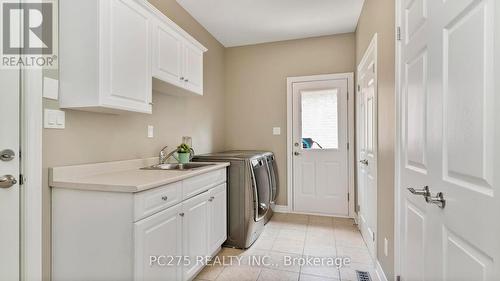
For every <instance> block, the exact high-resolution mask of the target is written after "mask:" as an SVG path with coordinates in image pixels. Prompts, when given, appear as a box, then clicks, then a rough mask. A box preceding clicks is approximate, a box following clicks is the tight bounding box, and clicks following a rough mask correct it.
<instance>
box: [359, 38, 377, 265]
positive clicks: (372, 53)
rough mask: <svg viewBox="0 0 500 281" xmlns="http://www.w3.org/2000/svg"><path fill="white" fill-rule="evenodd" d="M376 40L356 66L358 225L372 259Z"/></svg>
mask: <svg viewBox="0 0 500 281" xmlns="http://www.w3.org/2000/svg"><path fill="white" fill-rule="evenodd" d="M376 38H377V37H376V36H375V37H374V39H373V40H372V42H371V44H370V46H369V47H368V49H367V51H366V52H365V55H364V56H363V59H362V61H361V63H360V65H359V66H358V79H357V80H358V92H357V97H356V105H357V110H356V112H357V126H356V134H357V149H356V152H357V153H356V154H357V160H358V161H357V167H358V173H357V176H358V181H357V186H358V205H359V211H358V218H359V220H358V223H359V228H360V230H361V234H362V235H363V239H364V240H365V242H366V245H367V246H368V250H369V251H370V254H371V255H372V257H374V258H375V257H376V252H375V250H376V248H375V247H376V244H377V243H376V240H375V239H376V235H375V234H376V233H377V147H378V146H377V76H376V71H377V65H376V61H377V39H376Z"/></svg>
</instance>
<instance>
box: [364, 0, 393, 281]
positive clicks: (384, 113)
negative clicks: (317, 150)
mask: <svg viewBox="0 0 500 281" xmlns="http://www.w3.org/2000/svg"><path fill="white" fill-rule="evenodd" d="M394 26H395V1H394V0H377V1H374V0H366V1H365V4H364V6H363V10H362V13H361V16H360V18H359V22H358V27H357V30H356V61H357V63H359V62H360V61H361V58H362V57H363V54H364V52H365V50H366V48H367V47H368V45H369V44H370V41H371V39H372V37H373V35H374V34H375V33H377V34H378V146H379V147H378V193H377V197H378V202H377V205H378V214H377V232H378V239H377V243H378V244H377V249H379V250H378V259H379V261H380V264H381V265H382V268H383V269H384V272H385V274H386V276H387V278H388V279H389V280H393V279H394V278H393V276H394V147H395V128H396V121H395V120H396V113H395V112H396V107H395V92H394V85H395V84H394V83H395V78H394V77H395V74H394V71H395V70H394V69H395V66H394V64H395V41H394V40H395V28H394ZM384 238H387V239H388V241H389V255H388V256H387V257H386V256H385V255H384V251H383V249H384Z"/></svg>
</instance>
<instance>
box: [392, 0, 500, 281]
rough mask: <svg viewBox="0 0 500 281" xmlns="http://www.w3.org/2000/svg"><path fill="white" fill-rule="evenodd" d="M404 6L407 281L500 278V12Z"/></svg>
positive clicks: (489, 3) (463, 4) (466, 5)
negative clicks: (438, 194)
mask: <svg viewBox="0 0 500 281" xmlns="http://www.w3.org/2000/svg"><path fill="white" fill-rule="evenodd" d="M401 4H402V5H401V10H400V11H399V12H400V15H401V17H402V26H401V28H402V29H401V30H402V41H401V65H400V69H401V74H402V75H401V82H402V83H401V89H400V90H401V104H399V106H400V109H401V110H400V112H401V126H400V132H401V137H400V139H399V145H400V151H401V154H400V159H399V163H398V165H399V167H400V181H401V185H400V186H399V188H400V193H401V198H400V215H401V221H400V233H401V253H400V254H401V274H402V280H433V281H434V280H500V239H499V237H500V223H498V214H500V171H499V167H500V111H499V110H498V109H499V108H500V98H499V91H500V82H499V80H500V79H498V77H499V73H500V52H499V50H500V22H499V20H500V7H499V6H500V5H499V3H498V1H496V0H477V1H474V0H454V1H425V0H404V1H402V2H401ZM425 186H428V188H429V190H430V195H431V197H429V196H428V197H427V200H426V199H425V196H424V195H425V193H426V192H425V191H423V190H420V189H423V188H424V187H425ZM407 188H414V189H415V190H413V192H414V193H417V194H413V193H411V192H410V191H409V190H407ZM438 192H442V195H443V198H444V200H445V205H444V206H443V205H441V206H440V205H439V200H438V199H439V198H433V197H436V196H437V193H438ZM418 193H421V194H423V195H419V194H418ZM427 195H429V194H427ZM433 200H437V201H436V202H433Z"/></svg>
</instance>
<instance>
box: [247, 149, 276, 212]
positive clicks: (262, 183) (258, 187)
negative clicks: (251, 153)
mask: <svg viewBox="0 0 500 281" xmlns="http://www.w3.org/2000/svg"><path fill="white" fill-rule="evenodd" d="M264 161H266V160H265V159H264V158H260V159H254V160H252V161H251V166H252V177H253V186H254V196H255V197H254V203H255V206H254V209H255V213H254V219H255V221H259V220H261V219H262V218H263V217H264V216H265V215H266V213H267V210H269V207H270V203H271V186H270V181H269V175H268V170H267V165H266V163H265V162H264Z"/></svg>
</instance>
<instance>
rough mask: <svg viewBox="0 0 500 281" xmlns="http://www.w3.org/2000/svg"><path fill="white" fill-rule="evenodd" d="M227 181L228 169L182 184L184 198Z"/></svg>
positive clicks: (191, 179) (188, 180) (203, 175)
mask: <svg viewBox="0 0 500 281" xmlns="http://www.w3.org/2000/svg"><path fill="white" fill-rule="evenodd" d="M225 181H226V169H220V170H217V171H212V172H209V173H206V174H202V175H199V176H196V177H193V178H190V179H187V180H185V181H184V182H183V184H182V198H183V199H187V198H190V197H193V196H194V195H196V194H199V193H201V192H203V191H206V190H208V189H210V188H212V187H214V186H217V185H219V184H221V183H223V182H225Z"/></svg>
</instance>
